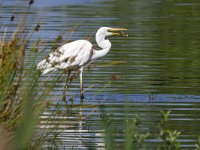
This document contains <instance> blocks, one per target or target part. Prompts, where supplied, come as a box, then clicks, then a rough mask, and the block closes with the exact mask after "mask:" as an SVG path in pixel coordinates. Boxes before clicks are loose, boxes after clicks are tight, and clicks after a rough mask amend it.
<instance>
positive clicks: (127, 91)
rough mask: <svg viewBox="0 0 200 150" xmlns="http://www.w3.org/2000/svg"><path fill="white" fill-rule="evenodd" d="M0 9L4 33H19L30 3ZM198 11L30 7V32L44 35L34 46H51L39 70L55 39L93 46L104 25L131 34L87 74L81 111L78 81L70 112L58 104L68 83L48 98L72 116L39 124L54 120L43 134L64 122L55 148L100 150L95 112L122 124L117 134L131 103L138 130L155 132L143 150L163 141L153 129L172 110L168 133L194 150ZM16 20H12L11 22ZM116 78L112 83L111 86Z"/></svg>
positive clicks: (112, 1) (145, 5) (80, 2)
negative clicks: (138, 120)
mask: <svg viewBox="0 0 200 150" xmlns="http://www.w3.org/2000/svg"><path fill="white" fill-rule="evenodd" d="M0 4H1V10H0V16H1V17H0V22H1V25H0V28H1V31H2V30H4V29H5V26H7V27H8V28H7V30H8V33H9V31H12V30H13V29H15V28H16V24H18V21H19V20H20V16H21V14H24V12H27V7H28V4H27V3H26V2H25V1H20V0H15V1H12V0H4V1H0ZM199 7H200V2H199V1H197V0H196V1H195V0H194V1H187V0H182V1H179V0H175V1H171V0H168V1H161V0H156V1H148V0H124V1H121V0H75V1H70V0H56V1H54V0H48V1H42V0H35V3H34V4H33V5H32V6H31V8H30V9H29V14H30V16H31V17H30V19H29V22H28V28H30V29H31V28H33V27H34V26H35V24H36V23H39V24H40V26H41V29H40V31H39V32H37V33H34V35H33V38H32V40H33V41H34V40H35V39H38V38H41V39H43V40H44V41H46V43H47V45H49V46H46V47H45V49H44V51H43V52H41V53H40V54H39V57H38V59H37V61H36V63H37V62H39V61H40V60H41V59H43V58H44V57H45V56H46V54H47V53H49V52H50V51H51V45H52V41H53V40H54V39H55V38H56V37H57V36H58V35H62V36H63V43H64V41H66V40H69V39H70V40H77V39H90V41H91V42H92V43H94V44H95V39H94V34H95V31H96V30H97V29H98V28H99V27H101V26H109V27H124V28H128V34H129V37H127V38H123V37H112V38H111V42H112V49H111V51H110V53H109V54H108V55H107V57H105V58H103V59H101V60H100V61H97V62H96V63H95V67H92V68H91V69H90V70H86V71H85V72H84V87H85V90H86V92H85V97H86V100H85V101H84V104H85V107H84V108H80V107H79V106H76V104H79V93H78V92H79V80H78V77H77V79H76V80H73V82H72V83H71V86H70V89H68V95H69V96H68V97H67V99H69V98H70V97H71V98H72V99H73V103H74V107H73V108H71V107H70V110H68V109H69V108H68V109H67V108H66V107H65V105H64V104H62V102H59V101H60V100H61V98H62V92H63V86H64V84H65V78H63V79H62V80H61V81H59V82H58V83H56V85H55V89H54V91H53V92H52V93H50V99H51V100H52V101H53V103H55V104H56V103H60V109H61V110H63V111H64V112H68V111H70V112H71V116H70V117H66V115H64V114H65V113H61V114H59V115H58V114H55V112H54V111H53V110H54V107H55V106H52V108H50V110H49V111H48V112H46V113H45V114H44V116H43V118H45V117H49V116H55V117H54V118H53V119H52V121H51V123H49V122H45V119H44V122H43V127H44V128H46V127H49V126H50V125H52V126H53V125H54V124H56V123H57V122H58V121H62V124H60V126H59V127H58V131H55V133H59V134H57V136H56V138H57V139H61V141H62V143H61V144H58V145H59V146H60V147H61V148H63V149H64V148H66V149H67V148H72V147H75V148H82V149H87V148H88V147H92V148H104V146H105V144H104V141H103V136H104V135H103V129H102V128H100V127H98V122H100V118H99V114H100V110H101V109H99V105H103V106H104V107H103V108H104V110H106V112H107V113H108V114H112V117H113V120H114V121H116V122H119V124H115V127H116V128H117V129H119V130H120V129H121V128H122V126H123V124H122V122H123V121H124V115H125V109H126V108H125V107H124V105H126V103H128V105H129V108H130V111H129V114H130V115H134V114H136V113H137V114H139V116H140V118H141V121H142V124H141V130H142V131H143V132H151V133H152V136H150V137H149V138H147V140H146V141H145V142H144V146H143V147H142V148H141V149H156V147H157V144H158V143H159V140H160V139H158V138H156V136H155V135H156V132H157V131H155V128H154V127H155V126H156V124H157V123H158V121H159V119H160V116H161V115H160V110H162V109H164V110H172V112H171V114H170V123H169V124H170V125H169V127H170V128H172V129H174V130H178V131H181V135H180V136H179V138H178V141H179V142H181V148H182V149H194V143H195V142H196V140H197V136H198V135H200V128H199V124H200V111H199V110H200V103H199V102H200V96H199V95H200V67H199V66H200V59H199V58H200V52H199V50H200V43H199V40H200V28H199V24H200V9H199ZM13 14H14V15H15V20H14V21H13V22H11V21H10V17H11V15H13ZM41 51H42V50H41ZM31 58H32V55H31V54H30V55H28V56H27V60H26V65H27V66H28V65H29V63H31V62H30V60H31ZM61 74H62V72H57V73H50V74H49V76H48V78H47V77H46V76H42V77H41V82H51V79H52V78H54V77H56V76H59V75H61ZM113 78H117V80H114V81H112V79H113ZM68 105H70V102H68ZM91 105H92V106H91ZM80 117H82V119H80ZM120 122H121V123H120ZM157 134H158V133H157ZM116 142H118V144H119V145H120V143H121V144H123V137H122V136H118V138H117V139H116ZM47 145H48V143H47ZM119 147H120V146H119ZM139 149H140V148H139Z"/></svg>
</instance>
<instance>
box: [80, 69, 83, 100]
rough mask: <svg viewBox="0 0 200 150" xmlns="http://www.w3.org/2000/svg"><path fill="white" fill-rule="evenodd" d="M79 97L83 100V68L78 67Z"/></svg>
mask: <svg viewBox="0 0 200 150" xmlns="http://www.w3.org/2000/svg"><path fill="white" fill-rule="evenodd" d="M80 99H81V103H82V102H83V99H84V95H83V68H81V69H80Z"/></svg>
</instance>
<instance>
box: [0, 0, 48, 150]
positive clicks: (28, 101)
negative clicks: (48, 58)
mask: <svg viewBox="0 0 200 150" xmlns="http://www.w3.org/2000/svg"><path fill="white" fill-rule="evenodd" d="M32 3H33V1H30V2H29V5H31V4H32ZM27 16H28V13H27V14H25V15H24V16H23V17H22V18H21V21H20V22H19V25H18V27H17V29H16V31H15V32H13V34H12V36H7V28H5V30H4V31H3V36H1V37H0V131H1V133H2V134H0V141H1V142H0V147H1V148H3V149H4V148H5V149H17V150H21V149H28V148H29V149H31V147H34V144H35V145H37V144H36V143H34V142H33V139H34V138H33V136H32V135H33V132H34V130H35V126H36V124H37V122H38V121H39V116H40V115H41V113H42V112H43V111H44V110H45V108H46V107H47V105H48V103H47V101H44V100H43V99H44V98H45V97H46V96H47V95H48V93H49V91H51V89H52V86H49V87H47V89H46V91H44V92H43V93H40V94H38V91H37V86H38V85H37V84H38V79H39V76H40V73H39V72H37V71H36V70H35V65H34V64H32V65H30V68H28V69H27V68H25V67H24V58H25V55H26V49H27V47H28V45H29V46H30V45H33V46H32V49H38V47H39V44H32V43H30V38H31V36H32V34H33V32H37V31H38V30H39V25H38V24H37V25H35V27H34V28H33V29H32V30H31V31H30V32H28V33H27V32H26V30H25V29H26V20H27ZM12 18H13V17H12ZM33 59H34V58H33ZM32 62H34V60H33V61H32ZM37 146H38V145H37Z"/></svg>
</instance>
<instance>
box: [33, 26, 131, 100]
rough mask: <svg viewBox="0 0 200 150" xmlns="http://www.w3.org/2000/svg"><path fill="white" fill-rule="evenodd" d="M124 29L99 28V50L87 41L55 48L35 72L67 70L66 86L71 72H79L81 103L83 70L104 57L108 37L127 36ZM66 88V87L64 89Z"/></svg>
mask: <svg viewBox="0 0 200 150" xmlns="http://www.w3.org/2000/svg"><path fill="white" fill-rule="evenodd" d="M126 30H127V29H125V28H109V27H101V28H99V29H98V31H97V33H96V42H97V44H98V46H99V47H100V48H101V50H95V49H94V48H93V46H92V44H91V43H90V42H89V41H87V40H77V41H73V42H70V43H67V44H64V45H62V46H60V47H59V48H57V49H56V50H55V51H54V52H51V53H50V54H49V55H48V56H47V57H46V58H45V59H44V60H42V61H41V62H40V63H38V65H37V70H40V71H41V73H42V74H46V73H48V72H50V71H56V70H60V69H63V70H66V69H67V70H68V77H67V81H66V84H68V80H69V77H70V73H71V71H72V70H79V72H80V99H81V101H83V99H84V95H83V78H82V75H83V70H84V68H85V67H87V65H88V64H90V63H91V62H93V61H94V60H96V59H99V58H101V57H103V56H105V55H106V54H107V53H108V52H109V51H110V48H111V43H110V41H109V40H108V39H105V38H106V37H108V36H114V35H118V36H128V35H127V34H125V33H124V32H123V31H126ZM65 88H67V85H66V87H65Z"/></svg>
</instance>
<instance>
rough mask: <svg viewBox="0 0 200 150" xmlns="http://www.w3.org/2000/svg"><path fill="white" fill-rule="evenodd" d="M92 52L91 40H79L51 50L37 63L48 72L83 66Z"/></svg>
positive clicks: (38, 66) (39, 67)
mask: <svg viewBox="0 0 200 150" xmlns="http://www.w3.org/2000/svg"><path fill="white" fill-rule="evenodd" d="M91 53H92V44H91V43H90V42H89V41H86V40H77V41H74V42H71V43H67V44H64V45H62V46H60V47H59V48H58V49H56V50H55V51H54V52H51V53H50V54H49V55H48V56H47V57H46V58H45V59H44V60H43V61H41V62H40V63H39V64H38V65H37V68H38V69H40V70H44V71H43V72H45V73H47V72H49V71H52V70H57V69H65V68H68V67H73V66H82V65H84V64H85V63H87V62H88V60H89V59H90V57H91ZM47 69H48V70H47ZM45 70H46V71H45Z"/></svg>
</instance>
